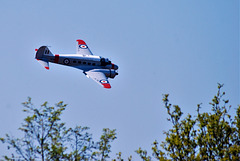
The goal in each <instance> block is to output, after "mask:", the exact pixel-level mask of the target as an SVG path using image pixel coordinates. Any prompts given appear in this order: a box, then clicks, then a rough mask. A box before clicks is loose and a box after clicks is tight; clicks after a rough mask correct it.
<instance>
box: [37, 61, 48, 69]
mask: <svg viewBox="0 0 240 161" xmlns="http://www.w3.org/2000/svg"><path fill="white" fill-rule="evenodd" d="M38 62H39V63H40V64H41V65H42V66H43V67H44V68H46V69H47V70H49V63H48V61H44V60H38Z"/></svg>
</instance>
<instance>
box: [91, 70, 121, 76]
mask: <svg viewBox="0 0 240 161" xmlns="http://www.w3.org/2000/svg"><path fill="white" fill-rule="evenodd" d="M93 72H102V73H104V74H105V76H106V77H108V78H114V77H115V76H116V75H118V73H117V72H116V70H114V69H94V70H93Z"/></svg>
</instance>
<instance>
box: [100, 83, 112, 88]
mask: <svg viewBox="0 0 240 161" xmlns="http://www.w3.org/2000/svg"><path fill="white" fill-rule="evenodd" d="M102 85H103V87H104V88H107V89H110V88H111V85H110V84H109V83H104V84H102Z"/></svg>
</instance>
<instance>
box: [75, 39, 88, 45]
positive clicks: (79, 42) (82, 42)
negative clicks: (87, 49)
mask: <svg viewBox="0 0 240 161" xmlns="http://www.w3.org/2000/svg"><path fill="white" fill-rule="evenodd" d="M77 42H78V45H80V44H83V45H87V44H86V43H85V41H83V40H77Z"/></svg>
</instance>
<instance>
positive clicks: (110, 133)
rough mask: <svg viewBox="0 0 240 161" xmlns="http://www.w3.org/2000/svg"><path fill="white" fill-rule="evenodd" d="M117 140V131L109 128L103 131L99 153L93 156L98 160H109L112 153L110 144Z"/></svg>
mask: <svg viewBox="0 0 240 161" xmlns="http://www.w3.org/2000/svg"><path fill="white" fill-rule="evenodd" d="M115 139H117V137H116V130H115V129H114V130H110V129H108V128H104V129H103V134H102V136H101V138H100V141H99V142H98V151H96V152H94V153H93V155H94V156H96V157H97V158H98V159H97V160H101V161H104V160H106V159H107V158H109V153H110V152H111V145H110V143H111V142H112V141H114V140H115Z"/></svg>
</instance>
